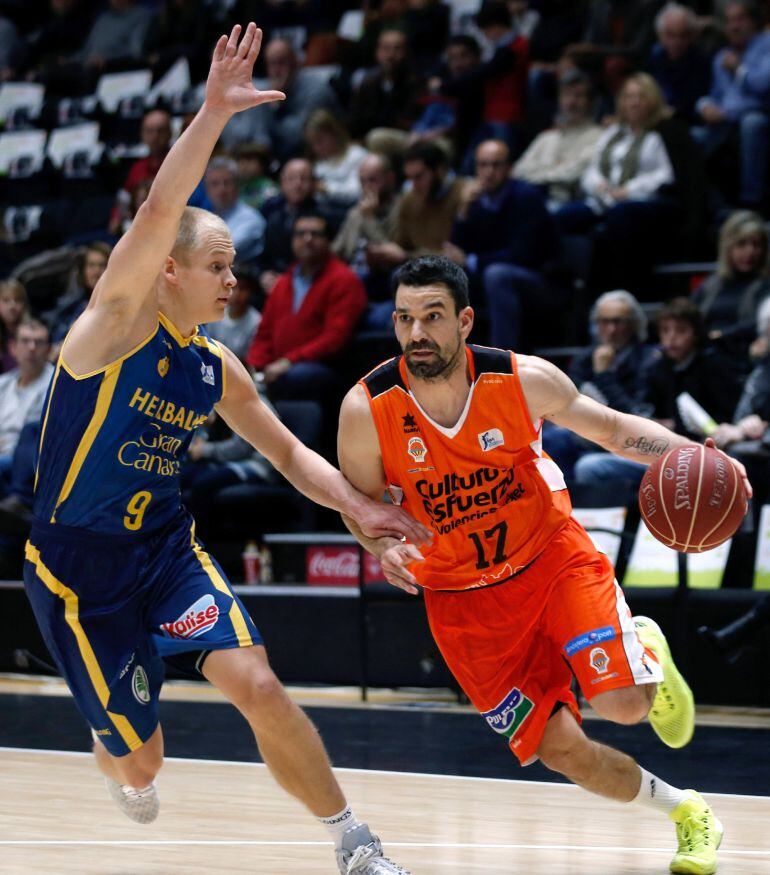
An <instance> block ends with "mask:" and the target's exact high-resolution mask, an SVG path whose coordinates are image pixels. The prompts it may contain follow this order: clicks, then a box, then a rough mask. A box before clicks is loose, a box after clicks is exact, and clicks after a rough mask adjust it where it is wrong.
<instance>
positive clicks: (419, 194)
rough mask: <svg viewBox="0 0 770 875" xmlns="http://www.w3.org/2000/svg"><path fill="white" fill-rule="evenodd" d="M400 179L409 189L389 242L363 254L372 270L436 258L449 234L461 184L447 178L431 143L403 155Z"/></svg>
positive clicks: (446, 161) (445, 165) (444, 164)
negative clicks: (429, 257) (404, 178)
mask: <svg viewBox="0 0 770 875" xmlns="http://www.w3.org/2000/svg"><path fill="white" fill-rule="evenodd" d="M404 176H405V177H406V179H407V181H408V182H409V184H410V186H411V187H410V189H409V190H408V191H407V192H406V193H405V194H404V195H402V197H401V199H400V201H399V202H398V206H397V207H396V214H395V220H394V230H393V239H392V240H391V241H390V242H388V243H377V244H373V245H371V246H369V248H368V249H367V252H366V255H367V260H368V262H369V267H371V268H372V269H373V270H387V269H390V268H393V267H395V266H396V265H399V264H401V263H402V262H404V261H406V260H407V258H414V257H416V256H418V255H427V254H430V253H434V254H440V253H442V252H443V250H444V244H445V243H446V242H447V240H449V238H450V236H451V234H452V225H453V223H454V218H455V216H456V215H457V210H458V209H459V207H460V198H461V195H462V192H463V188H464V187H465V183H464V182H463V181H462V180H460V179H457V178H456V177H455V176H454V175H453V174H450V172H449V159H448V158H447V154H446V152H444V150H443V149H441V148H440V147H439V146H436V145H435V144H434V143H414V144H413V145H412V146H410V147H409V149H408V150H407V152H406V154H405V155H404Z"/></svg>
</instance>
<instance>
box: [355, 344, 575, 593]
mask: <svg viewBox="0 0 770 875" xmlns="http://www.w3.org/2000/svg"><path fill="white" fill-rule="evenodd" d="M466 352H467V357H468V370H469V373H470V379H471V388H470V392H469V394H468V401H467V404H466V405H465V409H464V410H463V412H462V414H461V415H460V419H459V420H458V422H457V424H456V425H455V426H454V427H452V428H445V427H444V426H441V425H439V424H438V423H436V422H434V421H433V420H432V419H431V418H430V417H429V416H428V415H427V414H426V413H425V412H424V411H423V410H422V408H421V407H420V405H419V404H418V403H417V400H416V399H415V397H414V396H413V395H412V393H411V391H410V387H409V373H408V371H407V368H406V364H405V362H404V360H403V357H402V356H399V357H398V358H394V359H391V360H390V361H387V362H384V363H383V364H381V365H380V366H379V367H377V368H375V369H374V370H373V371H372V372H371V373H369V374H367V376H366V377H364V378H363V380H361V381H360V383H361V385H362V386H363V387H364V389H365V390H366V393H367V395H368V398H369V404H370V407H371V410H372V415H373V417H374V422H375V426H376V428H377V434H378V436H379V441H380V451H381V454H382V461H383V466H384V468H385V474H386V476H387V480H388V488H389V489H390V491H391V494H392V495H393V496H394V499H395V500H396V501H400V503H401V504H402V505H403V507H405V508H406V509H407V510H408V511H409V513H411V514H412V516H414V517H415V518H416V519H418V520H421V521H422V522H424V523H425V524H426V525H428V526H430V527H431V528H432V529H433V530H434V531H435V532H436V535H437V536H436V537H434V539H433V542H432V544H431V545H430V546H428V547H424V548H422V553H423V555H424V556H425V561H424V562H415V563H413V564H412V565H411V566H410V570H411V572H412V573H413V574H414V575H415V577H416V578H417V580H418V581H419V583H420V584H421V585H422V586H424V587H426V588H428V589H437V590H460V589H472V588H475V587H480V586H489V585H490V584H496V583H502V582H503V581H504V580H507V579H508V578H510V577H512V576H514V575H515V574H517V573H518V572H519V571H521V570H522V569H523V568H525V567H527V566H528V565H529V564H530V563H531V562H533V561H534V560H535V559H536V558H537V556H538V555H539V554H540V553H541V552H542V551H543V549H544V548H545V547H546V545H547V544H548V542H549V541H550V539H551V538H553V537H554V535H555V534H556V533H557V532H558V531H559V530H560V529H561V528H562V527H563V526H564V525H565V524H566V522H567V520H568V519H569V515H570V512H571V510H572V507H571V504H570V500H569V495H568V494H567V489H566V486H565V483H564V478H563V477H562V474H561V471H560V470H559V468H558V467H557V466H556V464H555V463H554V462H553V461H552V460H551V459H549V458H548V457H547V456H546V455H544V454H543V450H542V441H541V428H542V422H541V421H538V422H537V423H533V422H532V420H531V418H530V415H529V411H528V409H527V403H526V401H525V399H524V394H523V392H522V388H521V383H520V381H519V375H518V372H517V366H516V357H515V355H514V354H513V353H512V352H509V351H504V350H499V349H489V348H487V347H482V346H475V345H469V346H468V347H467V350H466Z"/></svg>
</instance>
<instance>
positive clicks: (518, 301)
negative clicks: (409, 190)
mask: <svg viewBox="0 0 770 875" xmlns="http://www.w3.org/2000/svg"><path fill="white" fill-rule="evenodd" d="M510 173H511V156H510V150H509V149H508V146H507V145H506V144H505V143H504V142H503V141H502V140H487V141H486V142H484V143H481V144H480V145H479V146H478V147H477V149H476V178H475V180H474V181H473V182H471V183H469V184H468V185H466V187H465V189H464V191H463V195H462V198H461V200H460V206H459V209H458V212H457V218H456V219H455V223H454V227H453V229H452V239H451V242H450V243H447V244H445V245H444V254H445V255H446V256H448V257H449V258H451V259H452V261H454V262H455V263H456V264H459V265H460V266H461V267H464V268H465V270H466V272H467V273H468V276H469V277H470V279H471V282H472V283H473V285H474V286H475V287H477V288H480V289H481V290H482V291H483V294H484V299H485V302H486V310H487V314H488V317H489V323H490V327H491V335H490V342H491V344H492V346H497V347H502V348H504V349H519V347H520V345H521V342H522V338H523V337H524V336H527V337H528V341H529V342H530V343H531V340H532V323H533V321H534V318H533V317H536V316H538V315H540V316H545V315H546V313H548V312H549V311H552V310H553V307H554V306H555V301H554V300H553V297H552V296H551V295H549V294H548V289H547V287H546V283H545V280H544V278H543V275H542V268H543V266H544V265H545V263H546V261H548V260H549V259H550V258H551V257H552V256H553V255H554V251H555V246H554V241H555V239H556V235H555V232H554V227H553V221H552V219H551V216H550V215H549V213H548V210H547V209H546V207H545V200H544V198H543V195H542V194H541V193H540V191H539V190H538V189H537V188H535V187H534V186H533V185H530V184H529V183H528V182H522V181H520V180H518V179H511V176H510ZM525 326H526V327H528V328H529V331H525V330H524V328H525Z"/></svg>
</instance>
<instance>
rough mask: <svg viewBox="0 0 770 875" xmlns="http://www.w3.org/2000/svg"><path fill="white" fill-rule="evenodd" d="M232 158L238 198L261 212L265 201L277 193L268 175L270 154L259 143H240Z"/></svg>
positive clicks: (275, 186)
mask: <svg viewBox="0 0 770 875" xmlns="http://www.w3.org/2000/svg"><path fill="white" fill-rule="evenodd" d="M233 158H235V160H236V162H237V164H238V196H239V197H240V199H241V200H242V201H243V202H244V203H246V204H248V205H249V206H250V207H254V209H255V210H261V209H262V207H263V206H264V205H265V201H267V200H270V198H272V197H275V196H276V195H277V194H278V192H279V189H278V186H277V185H276V184H275V183H274V182H273V180H272V179H271V178H270V176H269V175H268V168H269V167H270V153H269V152H268V151H267V149H266V148H265V147H264V146H261V145H260V144H259V143H241V144H240V145H238V146H236V147H235V149H234V150H233Z"/></svg>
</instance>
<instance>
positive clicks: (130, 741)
mask: <svg viewBox="0 0 770 875" xmlns="http://www.w3.org/2000/svg"><path fill="white" fill-rule="evenodd" d="M24 555H25V556H26V557H27V559H28V560H29V561H30V562H31V563H32V564H33V565H34V566H35V572H36V574H37V576H38V577H39V578H40V580H42V581H43V583H44V584H45V585H46V587H47V588H48V589H49V590H50V591H51V592H52V593H53V594H54V595H55V596H58V597H59V598H60V599H62V600H63V602H64V619H65V620H66V622H67V625H68V626H69V627H70V629H72V633H73V635H74V636H75V640H76V641H77V643H78V649H79V650H80V656H81V657H82V659H83V662H84V664H85V667H86V671H87V672H88V677H89V678H90V679H91V684H92V685H93V688H94V690H95V691H96V695H97V696H98V697H99V702H100V703H101V706H102V708H104V710H105V713H106V714H107V715H108V716H109V718H110V719H111V720H112V722H113V723H114V724H115V728H116V729H117V730H118V733H119V734H120V737H121V738H122V739H123V741H124V742H125V743H126V744H127V745H128V747H129V749H130V750H136V749H137V748H138V747H141V746H142V744H143V742H142V740H141V739H140V738H139V736H138V735H137V734H136V732H135V731H134V728H133V726H131V724H130V723H129V722H128V720H127V719H126V718H125V717H124V716H123V715H122V714H113V713H112V712H110V711H107V702H108V701H109V699H110V690H109V687H108V686H107V681H105V679H104V675H103V674H102V670H101V668H100V666H99V662H98V660H97V659H96V654H95V653H94V650H93V647H91V642H90V641H89V640H88V636H87V635H86V633H85V630H84V629H83V627H82V626H81V624H80V618H79V616H78V612H79V601H78V597H77V594H76V593H74V592H73V591H72V590H71V589H70V588H69V587H68V586H65V585H64V584H63V583H62V582H61V581H60V580H59V579H58V578H56V577H55V576H54V575H53V574H52V572H51V571H50V570H49V568H48V567H47V566H46V564H45V563H44V562H43V560H42V559H41V558H40V551H39V550H38V549H37V547H34V546H33V545H32V544H31V543H30V542H29V541H27V544H26V546H25V548H24Z"/></svg>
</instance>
